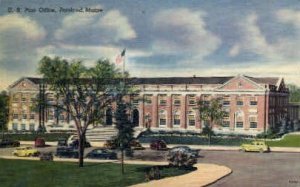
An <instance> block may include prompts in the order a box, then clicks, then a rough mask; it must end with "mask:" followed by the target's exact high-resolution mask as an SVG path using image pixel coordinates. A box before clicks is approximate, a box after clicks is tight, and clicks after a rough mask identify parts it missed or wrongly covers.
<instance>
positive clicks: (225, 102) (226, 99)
mask: <svg viewBox="0 0 300 187" xmlns="http://www.w3.org/2000/svg"><path fill="white" fill-rule="evenodd" d="M223 106H230V96H224V97H223Z"/></svg>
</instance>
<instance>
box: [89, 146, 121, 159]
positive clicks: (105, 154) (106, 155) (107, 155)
mask: <svg viewBox="0 0 300 187" xmlns="http://www.w3.org/2000/svg"><path fill="white" fill-rule="evenodd" d="M86 158H91V159H117V153H115V152H113V151H111V150H109V149H101V148H99V149H94V150H92V151H91V152H89V153H88V154H87V156H86Z"/></svg>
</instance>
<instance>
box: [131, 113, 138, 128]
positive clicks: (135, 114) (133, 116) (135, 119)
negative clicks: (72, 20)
mask: <svg viewBox="0 0 300 187" xmlns="http://www.w3.org/2000/svg"><path fill="white" fill-rule="evenodd" d="M132 123H133V125H134V126H139V111H138V110H137V109H134V110H133V114H132Z"/></svg>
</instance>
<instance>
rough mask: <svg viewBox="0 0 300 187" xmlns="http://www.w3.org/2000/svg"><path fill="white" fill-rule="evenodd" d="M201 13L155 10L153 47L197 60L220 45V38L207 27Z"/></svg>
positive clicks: (180, 10)
mask: <svg viewBox="0 0 300 187" xmlns="http://www.w3.org/2000/svg"><path fill="white" fill-rule="evenodd" d="M204 16H205V14H204V13H203V12H201V11H192V10H189V9H186V8H180V9H169V10H163V11H160V12H158V13H157V15H155V16H154V17H153V27H154V30H155V35H154V37H155V38H154V42H153V45H152V48H153V50H154V51H155V52H156V53H162V54H184V55H186V56H187V57H188V58H191V57H193V58H196V59H198V60H199V59H200V60H201V59H202V58H203V57H205V56H207V55H209V54H211V53H212V52H214V51H215V50H216V49H217V48H218V47H219V46H220V44H221V39H220V38H218V37H217V36H216V35H214V34H213V33H211V32H210V31H209V30H207V28H206V23H205V21H204Z"/></svg>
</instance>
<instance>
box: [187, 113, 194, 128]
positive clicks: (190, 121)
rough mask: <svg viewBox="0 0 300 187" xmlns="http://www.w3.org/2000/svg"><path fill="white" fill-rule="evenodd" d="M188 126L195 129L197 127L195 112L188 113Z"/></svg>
mask: <svg viewBox="0 0 300 187" xmlns="http://www.w3.org/2000/svg"><path fill="white" fill-rule="evenodd" d="M187 124H188V125H189V126H191V127H195V125H196V113H195V111H193V110H190V111H189V112H188V118H187Z"/></svg>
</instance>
